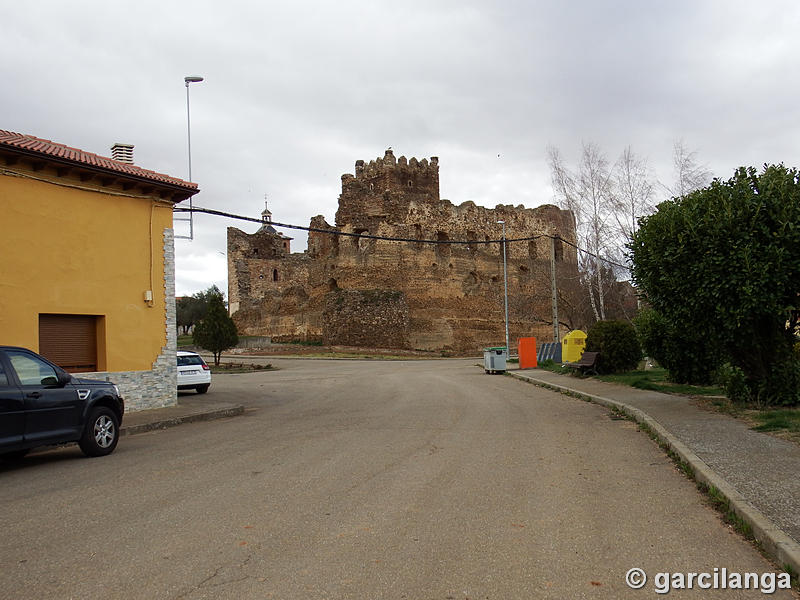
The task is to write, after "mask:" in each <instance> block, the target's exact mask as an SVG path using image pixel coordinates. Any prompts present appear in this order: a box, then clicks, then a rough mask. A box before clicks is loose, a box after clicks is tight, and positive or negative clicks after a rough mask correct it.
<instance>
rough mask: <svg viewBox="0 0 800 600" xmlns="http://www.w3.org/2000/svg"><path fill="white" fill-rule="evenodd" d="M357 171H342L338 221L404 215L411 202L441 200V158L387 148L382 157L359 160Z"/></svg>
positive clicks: (344, 222) (363, 224) (346, 221)
mask: <svg viewBox="0 0 800 600" xmlns="http://www.w3.org/2000/svg"><path fill="white" fill-rule="evenodd" d="M355 167H356V168H355V175H352V174H350V173H346V174H344V175H342V194H341V196H340V197H339V210H338V211H337V213H336V223H337V225H344V224H346V223H358V224H359V225H362V226H367V227H369V225H370V224H367V223H364V222H363V221H364V217H367V218H368V219H369V218H370V217H381V218H384V219H385V218H387V217H388V216H389V215H395V216H397V217H398V218H399V217H401V216H402V215H403V214H404V212H405V210H406V209H407V207H408V205H409V203H410V202H412V201H413V202H422V203H435V202H438V201H439V158H438V157H436V156H432V157H431V158H430V160H428V159H427V158H423V159H422V160H417V159H416V158H414V157H412V158H410V159H407V158H406V157H405V156H401V157H400V158H395V155H394V152H393V151H392V149H391V148H387V150H386V152H385V153H384V155H383V158H381V157H378V158H376V159H374V160H371V161H369V162H368V163H367V162H364V161H363V160H357V161H356V164H355Z"/></svg>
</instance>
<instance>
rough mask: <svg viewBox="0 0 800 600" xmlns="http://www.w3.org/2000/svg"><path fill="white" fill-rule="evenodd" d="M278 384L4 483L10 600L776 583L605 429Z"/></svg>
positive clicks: (225, 378)
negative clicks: (673, 577) (220, 415)
mask: <svg viewBox="0 0 800 600" xmlns="http://www.w3.org/2000/svg"><path fill="white" fill-rule="evenodd" d="M270 362H273V363H274V364H276V365H278V366H280V370H278V371H271V372H263V373H253V374H244V375H219V376H215V379H214V382H213V384H212V388H211V391H209V394H215V395H216V396H218V397H219V398H220V399H230V400H234V401H237V402H241V403H244V404H245V406H246V407H247V410H246V412H245V415H244V416H240V417H235V418H231V419H226V420H220V421H212V422H205V423H192V424H187V425H182V426H180V427H176V428H174V429H169V430H163V431H156V432H151V433H148V434H142V435H136V436H129V437H125V438H123V439H122V441H121V442H120V444H119V446H118V448H117V450H116V452H115V453H114V454H113V455H111V456H109V457H105V458H97V459H84V458H81V455H80V452H79V450H78V449H77V448H76V447H72V448H70V447H67V448H60V449H54V450H50V451H47V452H44V453H39V454H36V455H34V456H30V457H28V458H27V459H25V460H24V461H22V463H20V464H19V465H9V464H0V507H2V512H1V513H0V514H2V518H1V521H0V522H1V523H2V536H1V537H0V560H1V561H2V565H3V567H2V569H0V598H3V599H6V598H8V599H14V600H21V599H26V598H36V599H41V598H79V599H82V600H83V599H92V598H129V599H130V598H147V599H158V598H170V599H176V600H177V599H187V600H196V599H200V598H214V599H217V598H236V599H240V598H244V599H249V598H253V599H255V598H258V599H262V598H278V599H294V598H297V599H317V598H321V599H324V598H337V599H339V598H341V599H344V598H348V599H349V598H353V599H361V598H363V599H377V598H391V599H436V600H449V599H458V600H463V599H466V598H469V599H472V600H477V599H486V598H491V599H504V600H513V599H528V598H558V599H566V598H644V597H653V596H654V592H655V591H656V584H657V582H658V581H659V580H660V581H661V583H663V582H664V577H663V576H658V575H657V574H658V573H676V572H677V573H688V572H708V573H710V574H713V573H714V570H715V568H716V569H718V571H717V573H718V574H720V573H722V571H721V570H722V569H723V568H726V569H727V570H728V572H732V571H735V572H755V573H758V574H759V575H761V574H763V573H767V572H771V571H774V567H773V566H772V565H770V564H769V563H768V562H767V561H766V560H765V559H764V558H762V557H761V556H760V555H759V554H758V552H757V551H756V550H755V549H754V548H753V547H752V546H751V545H749V544H748V543H747V542H745V541H743V540H742V539H741V538H740V537H739V536H738V535H737V534H735V533H733V532H732V531H731V530H730V529H729V528H728V527H727V526H726V525H724V524H723V523H722V521H721V519H720V517H719V516H718V514H717V513H716V512H714V511H713V510H712V509H711V508H709V507H708V506H706V505H705V503H704V500H703V497H702V496H701V495H700V494H699V493H698V492H697V491H696V489H695V487H694V484H693V483H692V482H690V481H689V480H687V479H686V478H684V477H683V476H682V475H681V474H680V473H679V472H678V471H677V470H676V469H675V467H674V466H673V465H672V463H671V462H670V461H669V459H668V458H666V457H665V455H664V454H663V453H662V451H661V450H659V449H658V447H657V446H656V445H655V444H654V443H653V442H652V441H651V440H650V439H649V438H648V437H647V436H646V435H644V434H643V433H641V432H639V431H637V430H636V428H635V426H634V425H633V424H632V423H630V422H628V421H625V420H616V419H614V418H612V417H611V416H610V415H609V413H608V412H607V411H606V410H605V409H603V408H601V407H598V406H595V405H592V404H587V403H584V402H581V401H578V400H574V399H570V398H565V397H563V396H560V395H558V394H555V393H552V392H549V391H545V390H542V389H539V388H536V387H534V386H531V385H528V384H525V383H522V382H520V381H516V380H513V379H511V378H507V377H502V376H497V375H494V376H492V375H485V374H484V373H483V371H482V369H478V368H476V367H475V366H474V365H475V361H474V360H472V361H464V360H446V361H424V362H423V361H416V362H415V361H409V362H371V361H325V360H287V359H270ZM633 567H639V568H642V569H643V570H644V571H645V572H646V573H647V574H648V576H649V579H648V581H647V583H646V585H645V586H644V588H643V589H641V590H633V589H631V588H629V587H628V586H627V585H626V583H625V575H626V573H627V572H628V571H629V570H630V569H631V568H633ZM695 588H697V582H695ZM661 589H662V590H663V586H662V588H661ZM674 593H675V592H673V594H674ZM679 595H680V597H694V598H717V597H718V598H763V594H762V593H761V592H759V591H757V590H756V591H754V590H750V591H739V590H730V589H728V590H720V591H718V592H714V591H713V590H702V589H694V590H692V591H687V592H682V593H680V594H679ZM771 597H774V598H791V597H794V596H793V595H791V593H787V592H783V591H778V592H776V593H775V594H774V595H772V596H771Z"/></svg>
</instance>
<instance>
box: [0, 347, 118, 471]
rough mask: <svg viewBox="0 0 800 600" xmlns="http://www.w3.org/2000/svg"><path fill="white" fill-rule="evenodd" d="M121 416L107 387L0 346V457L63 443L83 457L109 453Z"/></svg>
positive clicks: (29, 353)
mask: <svg viewBox="0 0 800 600" xmlns="http://www.w3.org/2000/svg"><path fill="white" fill-rule="evenodd" d="M124 412H125V403H124V401H123V399H122V396H120V393H119V388H117V386H116V385H114V384H113V383H109V382H107V381H98V380H94V379H79V378H77V377H73V376H72V375H70V374H69V373H67V372H66V371H64V370H63V369H61V368H60V367H57V366H56V365H54V364H53V363H51V362H50V361H48V360H47V359H45V358H44V357H42V356H39V355H38V354H36V353H35V352H32V351H31V350H27V349H25V348H17V347H14V346H0V458H6V459H10V458H21V457H23V456H25V454H27V453H28V452H29V451H30V450H31V449H32V448H36V447H37V446H47V445H52V444H64V443H69V442H77V443H78V445H79V446H80V448H81V450H82V451H83V453H84V454H85V455H86V456H104V455H106V454H111V452H113V451H114V448H116V446H117V442H118V441H119V428H120V424H121V423H122V415H123V414H124Z"/></svg>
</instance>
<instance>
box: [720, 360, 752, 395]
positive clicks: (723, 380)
mask: <svg viewBox="0 0 800 600" xmlns="http://www.w3.org/2000/svg"><path fill="white" fill-rule="evenodd" d="M714 379H715V381H716V383H717V384H718V385H719V386H720V387H721V388H722V389H723V390H725V394H726V395H727V396H728V399H729V400H730V401H731V402H737V403H740V404H747V403H749V402H750V397H751V396H750V387H749V386H748V385H747V377H745V374H744V371H742V370H741V369H740V368H739V367H734V366H733V365H731V364H730V363H725V364H724V365H721V366H720V367H719V368H718V369H717V371H716V373H715V374H714Z"/></svg>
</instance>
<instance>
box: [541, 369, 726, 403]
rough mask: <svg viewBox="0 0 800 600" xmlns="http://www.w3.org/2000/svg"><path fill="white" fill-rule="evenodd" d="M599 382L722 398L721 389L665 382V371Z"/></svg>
mask: <svg viewBox="0 0 800 600" xmlns="http://www.w3.org/2000/svg"><path fill="white" fill-rule="evenodd" d="M539 368H540V369H544V370H546V371H552V372H553V373H561V374H562V375H570V374H571V373H572V369H569V368H567V367H564V366H562V365H561V364H559V363H557V362H554V361H552V360H545V361H542V362H540V363H539ZM595 377H596V378H597V379H599V380H601V381H608V382H610V383H617V384H619V385H627V386H630V387H635V388H638V389H640V390H652V391H654V392H664V393H667V394H682V395H684V396H724V395H725V392H724V391H723V390H722V388H720V387H717V386H711V385H688V384H685V383H673V382H671V381H668V380H667V370H666V369H648V370H646V371H628V372H627V373H618V374H615V375H597V376H595Z"/></svg>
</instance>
